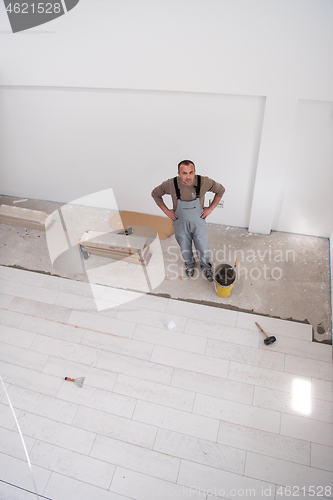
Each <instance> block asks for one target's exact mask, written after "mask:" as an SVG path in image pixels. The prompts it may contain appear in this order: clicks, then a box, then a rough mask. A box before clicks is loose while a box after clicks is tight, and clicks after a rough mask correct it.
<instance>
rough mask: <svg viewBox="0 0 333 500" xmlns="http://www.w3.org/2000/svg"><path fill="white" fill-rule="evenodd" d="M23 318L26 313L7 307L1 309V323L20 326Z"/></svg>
mask: <svg viewBox="0 0 333 500" xmlns="http://www.w3.org/2000/svg"><path fill="white" fill-rule="evenodd" d="M12 299H13V297H12ZM23 318H24V314H21V313H18V312H15V311H8V310H7V309H0V325H6V326H12V327H14V328H18V326H19V325H20V323H21V321H22V320H23Z"/></svg>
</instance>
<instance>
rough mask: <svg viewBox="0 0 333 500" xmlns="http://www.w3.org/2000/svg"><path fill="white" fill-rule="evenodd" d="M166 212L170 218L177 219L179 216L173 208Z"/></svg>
mask: <svg viewBox="0 0 333 500" xmlns="http://www.w3.org/2000/svg"><path fill="white" fill-rule="evenodd" d="M165 214H166V215H167V216H168V217H169V219H171V220H177V219H178V217H177V215H176V214H175V212H174V211H173V210H168V211H167V212H165Z"/></svg>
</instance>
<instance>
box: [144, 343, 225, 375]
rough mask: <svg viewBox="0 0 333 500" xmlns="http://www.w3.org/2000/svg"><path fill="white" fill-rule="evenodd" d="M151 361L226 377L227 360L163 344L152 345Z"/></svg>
mask: <svg viewBox="0 0 333 500" xmlns="http://www.w3.org/2000/svg"><path fill="white" fill-rule="evenodd" d="M151 361H153V362H154V363H161V364H164V365H167V366H172V367H174V368H182V369H184V370H191V371H195V372H199V373H205V374H207V375H213V376H217V377H222V378H226V377H227V374H228V368H229V361H227V360H224V359H217V358H213V357H211V356H206V355H204V354H196V353H192V352H187V353H185V352H184V351H180V350H178V349H172V348H170V347H163V346H155V347H154V350H153V354H152V356H151Z"/></svg>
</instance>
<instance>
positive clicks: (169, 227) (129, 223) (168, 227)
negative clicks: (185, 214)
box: [110, 211, 174, 240]
mask: <svg viewBox="0 0 333 500" xmlns="http://www.w3.org/2000/svg"><path fill="white" fill-rule="evenodd" d="M110 225H111V227H112V228H113V229H114V230H117V229H122V228H123V227H124V228H125V229H127V228H128V227H134V229H133V233H134V234H141V235H144V236H150V237H153V235H154V234H156V233H157V235H158V237H159V239H160V240H166V239H167V238H168V237H169V236H171V235H172V234H173V233H174V231H173V223H172V220H171V219H169V218H168V217H159V216H157V215H148V214H142V213H139V212H126V211H123V212H119V214H114V215H113V216H112V217H111V219H110ZM140 226H142V227H140ZM148 233H149V234H148Z"/></svg>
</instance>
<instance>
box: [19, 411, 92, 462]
mask: <svg viewBox="0 0 333 500" xmlns="http://www.w3.org/2000/svg"><path fill="white" fill-rule="evenodd" d="M18 422H19V425H20V428H21V430H22V434H23V435H24V436H30V437H32V438H35V439H37V440H40V441H45V442H46V443H50V444H54V445H56V446H60V447H61V448H65V449H67V450H72V451H76V452H77V453H83V454H84V455H89V453H90V450H91V447H92V445H93V442H94V441H95V437H96V434H95V433H93V432H90V431H86V430H83V429H78V428H77V427H73V426H72V425H68V424H64V423H62V422H56V421H55V420H53V419H51V418H45V417H41V416H39V415H34V414H33V413H29V412H26V411H22V413H21V415H20V416H19V418H18Z"/></svg>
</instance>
